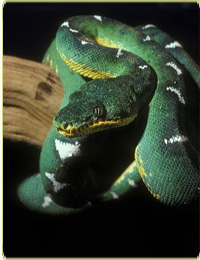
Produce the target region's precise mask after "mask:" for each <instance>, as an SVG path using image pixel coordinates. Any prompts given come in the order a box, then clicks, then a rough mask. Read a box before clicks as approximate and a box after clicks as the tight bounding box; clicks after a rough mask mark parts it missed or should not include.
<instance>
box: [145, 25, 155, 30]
mask: <svg viewBox="0 0 200 260" xmlns="http://www.w3.org/2000/svg"><path fill="white" fill-rule="evenodd" d="M153 27H156V26H155V25H153V24H147V25H145V26H143V27H142V29H148V28H153Z"/></svg>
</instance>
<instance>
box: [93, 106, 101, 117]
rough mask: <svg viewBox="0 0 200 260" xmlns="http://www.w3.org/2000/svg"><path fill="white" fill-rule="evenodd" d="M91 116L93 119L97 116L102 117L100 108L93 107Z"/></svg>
mask: <svg viewBox="0 0 200 260" xmlns="http://www.w3.org/2000/svg"><path fill="white" fill-rule="evenodd" d="M93 115H94V116H95V117H99V116H102V115H103V108H102V107H95V108H94V109H93Z"/></svg>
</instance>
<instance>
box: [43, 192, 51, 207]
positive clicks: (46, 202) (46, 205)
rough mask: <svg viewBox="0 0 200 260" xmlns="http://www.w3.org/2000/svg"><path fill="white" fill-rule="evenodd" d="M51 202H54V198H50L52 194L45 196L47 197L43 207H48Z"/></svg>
mask: <svg viewBox="0 0 200 260" xmlns="http://www.w3.org/2000/svg"><path fill="white" fill-rule="evenodd" d="M51 202H53V201H52V199H51V198H50V196H49V195H47V196H45V197H44V202H43V204H42V207H43V208H46V207H48V206H49V205H50V204H51Z"/></svg>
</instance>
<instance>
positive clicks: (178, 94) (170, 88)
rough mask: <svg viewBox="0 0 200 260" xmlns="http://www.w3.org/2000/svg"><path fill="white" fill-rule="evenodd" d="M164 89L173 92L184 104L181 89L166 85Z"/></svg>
mask: <svg viewBox="0 0 200 260" xmlns="http://www.w3.org/2000/svg"><path fill="white" fill-rule="evenodd" d="M166 90H169V91H171V92H174V93H175V94H176V95H177V96H178V99H179V101H180V102H181V103H182V104H184V105H185V99H184V97H183V96H182V95H181V91H180V90H179V89H177V88H173V87H167V88H166Z"/></svg>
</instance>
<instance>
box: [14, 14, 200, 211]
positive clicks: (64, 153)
mask: <svg viewBox="0 0 200 260" xmlns="http://www.w3.org/2000/svg"><path fill="white" fill-rule="evenodd" d="M43 63H45V64H48V65H50V66H52V67H53V68H54V69H55V71H56V72H57V74H58V76H59V78H60V80H61V82H62V84H63V87H64V91H65V92H64V97H63V101H62V105H61V107H60V110H59V111H58V113H57V114H56V115H55V117H54V119H53V126H52V128H51V130H50V132H49V134H48V135H47V137H46V140H45V142H44V145H43V147H42V151H41V157H40V174H36V175H33V176H32V177H29V178H27V179H26V180H25V181H24V182H23V183H22V184H21V185H20V187H19V189H18V195H19V198H20V200H21V201H22V203H23V204H25V205H26V206H27V207H29V208H31V209H33V210H37V211H40V212H43V213H49V214H69V213H72V212H78V211H80V210H82V209H84V208H87V207H88V206H89V207H90V206H91V205H93V204H95V202H96V201H103V200H110V199H118V198H120V197H121V196H122V195H123V194H126V193H127V192H129V191H130V190H132V189H133V188H136V187H137V183H138V182H139V181H140V180H143V182H144V184H145V185H146V187H147V189H148V190H149V191H150V193H151V194H152V195H153V196H154V197H155V198H156V199H158V200H159V201H160V202H162V203H165V204H167V205H173V206H179V205H183V204H189V203H190V202H191V201H192V200H194V199H195V198H196V197H197V195H198V185H199V173H198V167H199V161H198V160H199V153H198V147H197V145H195V142H194V141H192V140H191V138H190V136H189V133H188V132H190V129H192V128H193V127H194V125H195V120H196V118H197V117H198V116H196V115H195V114H197V115H198V111H197V109H196V107H195V106H194V109H193V110H194V111H192V112H191V111H190V105H191V103H192V102H191V99H190V91H189V90H188V89H189V86H188V83H187V80H186V79H185V78H186V75H185V74H187V73H188V74H190V75H191V77H192V79H193V81H194V82H195V84H196V85H195V91H196V93H197V95H198V94H199V88H200V70H199V67H198V66H197V64H196V63H195V62H194V61H193V60H192V59H191V58H190V56H189V55H188V54H187V53H186V52H185V51H184V49H183V47H182V46H181V44H180V43H179V42H177V41H176V40H174V39H172V38H171V37H170V36H169V35H168V34H166V33H164V32H162V31H161V30H159V29H158V28H157V27H156V26H154V25H151V24H148V25H144V26H138V27H135V28H133V27H131V26H128V25H125V24H122V23H120V22H118V21H115V20H112V19H109V18H106V17H101V16H96V15H93V16H77V17H72V18H70V19H68V20H67V21H65V22H63V23H62V24H61V26H60V27H59V29H58V31H57V34H56V38H55V39H54V40H53V42H52V43H51V45H50V47H49V49H48V50H47V52H46V54H45V56H44V59H43ZM55 102H56V100H55ZM148 104H149V112H148V118H147V122H146V126H145V128H144V131H143V133H142V135H141V138H140V140H139V142H138V144H137V146H136V148H135V153H134V152H133V154H132V162H131V163H130V165H128V166H127V169H126V170H124V171H122V172H121V174H120V175H119V176H117V177H116V180H114V181H113V183H110V184H109V185H105V186H103V187H102V186H101V185H99V184H98V181H97V180H98V178H97V177H96V173H95V170H94V168H93V161H94V160H95V158H97V157H98V153H99V151H100V150H101V149H103V144H104V143H105V142H106V141H107V138H108V137H109V135H112V132H113V131H114V129H115V128H118V127H119V129H123V128H124V127H125V126H127V125H131V124H132V122H134V120H136V118H137V117H138V116H139V115H140V113H141V111H142V108H143V107H144V106H145V105H148ZM193 116H194V119H192V117H193ZM188 118H189V119H188ZM188 122H189V123H188ZM187 125H188V126H187ZM195 127H196V126H195ZM188 129H189V130H188ZM119 138H120V136H119ZM122 141H123V140H122ZM103 163H104V161H102V164H103Z"/></svg>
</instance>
